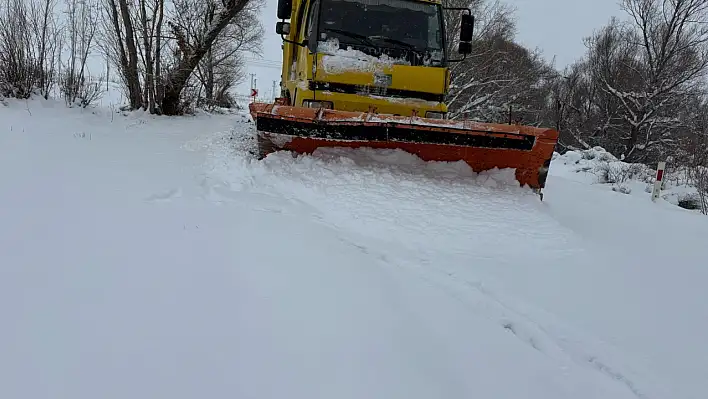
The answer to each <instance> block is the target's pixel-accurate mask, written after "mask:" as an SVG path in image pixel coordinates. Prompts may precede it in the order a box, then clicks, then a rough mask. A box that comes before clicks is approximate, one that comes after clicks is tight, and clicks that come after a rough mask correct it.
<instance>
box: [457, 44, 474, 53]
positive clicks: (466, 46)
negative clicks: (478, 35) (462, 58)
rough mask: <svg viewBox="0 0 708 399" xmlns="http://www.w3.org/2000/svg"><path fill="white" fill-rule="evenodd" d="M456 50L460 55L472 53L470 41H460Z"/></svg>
mask: <svg viewBox="0 0 708 399" xmlns="http://www.w3.org/2000/svg"><path fill="white" fill-rule="evenodd" d="M457 52H458V53H460V54H462V55H467V54H472V43H470V42H460V47H459V48H458V49H457Z"/></svg>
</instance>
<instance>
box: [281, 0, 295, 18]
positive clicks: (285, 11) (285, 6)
mask: <svg viewBox="0 0 708 399" xmlns="http://www.w3.org/2000/svg"><path fill="white" fill-rule="evenodd" d="M292 12H293V0H278V19H290V14H292Z"/></svg>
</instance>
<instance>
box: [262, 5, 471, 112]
mask: <svg viewBox="0 0 708 399" xmlns="http://www.w3.org/2000/svg"><path fill="white" fill-rule="evenodd" d="M443 10H444V8H443V6H442V4H441V2H440V0H279V2H278V18H279V19H281V21H280V22H278V24H277V26H276V32H277V33H278V34H280V35H281V36H282V38H283V70H282V77H281V97H282V99H281V102H282V103H285V104H288V105H293V106H299V107H308V108H329V109H336V110H343V111H361V112H374V113H381V114H391V115H401V116H420V117H427V118H436V119H444V118H445V115H446V113H447V106H446V104H445V102H444V98H445V95H446V94H447V92H448V89H449V86H450V70H449V68H448V65H449V63H450V62H454V61H459V60H451V59H450V55H449V54H448V51H447V50H446V49H447V47H448V44H447V43H446V35H445V20H444V15H443ZM460 10H465V11H467V12H468V13H467V14H463V15H462V17H463V18H462V25H461V32H460V46H459V50H458V52H459V53H460V54H462V55H465V56H466V55H467V54H469V53H470V50H471V45H470V41H471V39H472V25H473V22H474V19H473V17H472V16H471V13H469V10H466V9H460ZM286 20H289V21H286Z"/></svg>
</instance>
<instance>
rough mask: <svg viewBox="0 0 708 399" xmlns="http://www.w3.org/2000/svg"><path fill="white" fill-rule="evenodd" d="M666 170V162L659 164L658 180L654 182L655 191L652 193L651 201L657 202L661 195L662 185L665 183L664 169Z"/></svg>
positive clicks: (657, 170) (657, 169)
mask: <svg viewBox="0 0 708 399" xmlns="http://www.w3.org/2000/svg"><path fill="white" fill-rule="evenodd" d="M665 168H666V162H659V165H658V166H657V168H656V180H655V181H654V190H653V191H652V193H651V200H652V201H653V202H656V200H658V199H659V195H661V185H662V183H663V182H664V169H665Z"/></svg>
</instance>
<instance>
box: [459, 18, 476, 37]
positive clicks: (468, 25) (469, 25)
mask: <svg viewBox="0 0 708 399" xmlns="http://www.w3.org/2000/svg"><path fill="white" fill-rule="evenodd" d="M460 25H461V26H460V41H461V42H471V41H472V35H473V34H474V16H472V15H471V14H462V21H461V24H460Z"/></svg>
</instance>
